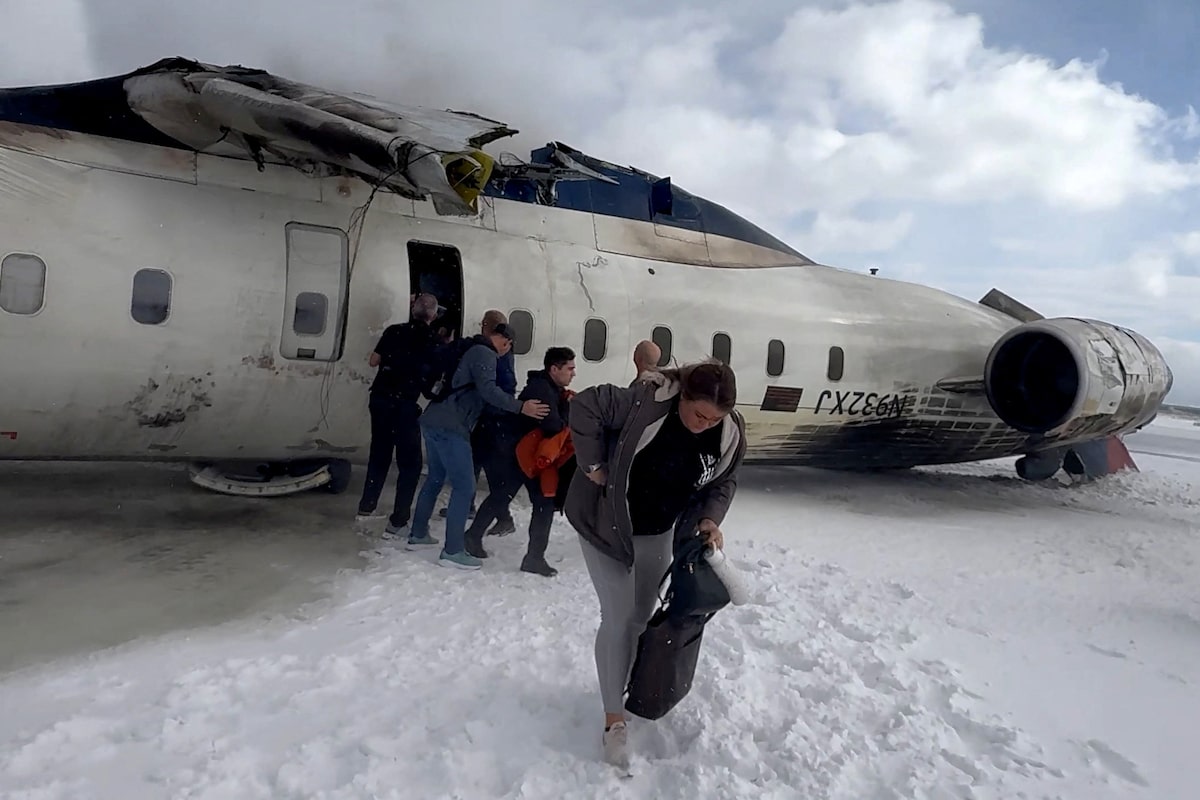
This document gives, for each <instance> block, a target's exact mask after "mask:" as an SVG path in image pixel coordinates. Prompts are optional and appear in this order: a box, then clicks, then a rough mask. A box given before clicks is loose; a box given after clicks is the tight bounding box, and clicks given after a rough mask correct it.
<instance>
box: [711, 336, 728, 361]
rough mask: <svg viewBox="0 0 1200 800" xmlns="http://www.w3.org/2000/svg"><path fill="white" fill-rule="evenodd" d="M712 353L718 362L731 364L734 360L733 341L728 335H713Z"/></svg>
mask: <svg viewBox="0 0 1200 800" xmlns="http://www.w3.org/2000/svg"><path fill="white" fill-rule="evenodd" d="M712 353H713V358H715V359H716V360H717V361H720V362H722V363H724V364H728V363H730V361H731V360H732V358H733V341H732V340H731V339H730V338H729V334H728V333H714V334H713V346H712Z"/></svg>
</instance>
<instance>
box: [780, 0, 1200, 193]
mask: <svg viewBox="0 0 1200 800" xmlns="http://www.w3.org/2000/svg"><path fill="white" fill-rule="evenodd" d="M982 34H983V27H982V21H981V20H980V19H979V18H978V17H976V16H967V15H961V14H957V13H955V12H954V11H953V10H952V9H951V8H950V7H949V6H947V5H945V4H942V3H936V2H931V0H900V2H895V3H885V4H877V5H864V4H856V5H851V6H849V7H847V8H844V9H839V10H824V9H814V8H808V9H802V10H800V11H798V12H797V13H796V14H794V15H793V16H792V17H791V19H790V20H789V21H788V23H787V25H786V26H785V28H784V30H783V33H782V35H781V36H780V37H779V39H778V40H777V41H776V42H775V43H774V44H773V45H772V46H771V48H770V49H769V50H768V51H767V52H766V53H765V54H764V56H763V63H764V67H765V69H766V70H767V72H768V73H769V74H770V75H771V76H772V78H773V81H774V87H773V88H774V91H775V93H776V94H777V96H778V97H780V98H781V99H780V101H779V107H780V109H781V110H783V111H784V112H785V113H786V114H787V115H788V116H789V117H790V118H791V119H792V120H793V122H792V124H791V126H790V127H791V131H792V134H793V135H792V136H791V137H790V138H791V141H792V143H793V144H795V145H798V146H797V147H794V148H792V149H790V154H791V158H792V159H793V160H794V162H795V164H796V172H797V175H796V177H797V179H798V180H801V181H804V182H807V183H810V184H811V185H812V186H813V187H814V195H815V196H818V197H820V198H821V201H822V202H824V203H833V204H835V205H839V206H840V205H851V206H852V205H854V204H856V203H858V202H861V201H863V200H866V199H879V198H881V197H888V198H904V199H916V200H920V199H925V200H936V201H939V202H949V203H959V202H981V201H989V202H990V201H995V200H1007V199H1011V198H1029V199H1035V200H1039V201H1041V202H1044V203H1046V204H1048V205H1051V206H1057V207H1068V208H1071V209H1087V210H1092V209H1109V208H1114V207H1116V206H1120V205H1121V204H1122V203H1124V202H1125V201H1126V200H1127V199H1129V198H1130V197H1133V196H1137V195H1142V194H1148V195H1156V194H1161V193H1164V192H1169V191H1174V190H1178V189H1181V188H1184V187H1187V186H1192V185H1196V184H1197V183H1198V182H1200V166H1198V165H1197V164H1196V163H1180V162H1177V161H1174V160H1171V159H1170V158H1169V157H1168V156H1166V155H1165V146H1164V140H1165V136H1166V134H1167V130H1168V126H1171V125H1174V126H1176V127H1178V126H1179V125H1182V126H1183V127H1184V128H1185V129H1191V128H1193V127H1194V126H1195V120H1194V115H1192V116H1190V117H1188V118H1185V119H1184V120H1182V121H1178V120H1176V121H1172V120H1171V119H1169V118H1168V116H1167V115H1166V114H1165V113H1164V112H1163V111H1162V109H1160V108H1159V107H1158V106H1156V105H1154V104H1153V103H1151V102H1149V101H1147V100H1144V99H1141V98H1138V97H1135V96H1132V95H1129V94H1126V93H1125V92H1124V91H1122V90H1121V89H1120V88H1119V87H1118V86H1114V85H1106V84H1105V83H1103V82H1102V81H1101V80H1100V79H1099V77H1098V75H1097V72H1096V66H1095V65H1092V64H1086V63H1083V62H1080V61H1071V62H1069V63H1067V64H1064V65H1061V66H1055V65H1054V64H1053V63H1051V62H1050V61H1049V60H1047V59H1044V58H1039V57H1035V56H1032V55H1028V54H1023V53H1010V52H1004V51H1001V50H998V49H995V48H989V47H986V46H985V45H984V44H983V35H982ZM832 125H837V126H841V127H843V128H845V127H849V126H854V127H859V128H861V127H864V126H869V129H868V130H867V131H866V132H864V133H860V134H847V135H845V136H844V138H843V139H842V141H841V142H840V145H839V146H838V147H836V148H833V149H831V148H829V147H828V142H829V137H828V135H827V134H826V133H824V132H823V131H822V130H820V129H822V128H828V127H831V126H832ZM813 126H816V127H817V128H818V130H816V131H814V130H812V127H813ZM805 145H807V146H805ZM864 166H869V170H864Z"/></svg>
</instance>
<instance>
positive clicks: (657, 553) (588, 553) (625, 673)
mask: <svg viewBox="0 0 1200 800" xmlns="http://www.w3.org/2000/svg"><path fill="white" fill-rule="evenodd" d="M673 539H674V533H673V531H667V532H666V533H661V534H659V535H658V536H635V537H633V571H632V572H630V571H628V570H626V569H625V565H624V564H622V563H621V562H620V561H617V560H616V559H614V558H611V557H610V556H606V555H604V554H603V553H601V552H600V551H599V550H597V549H596V548H595V547H592V546H591V545H590V544H588V543H587V541H586V540H585V539H583V538H582V537H580V539H579V544H580V546H581V547H582V549H583V560H584V562H585V563H586V564H587V570H588V574H589V575H591V576H592V585H593V586H595V587H596V596H597V597H599V598H600V630H599V631H598V632H597V633H596V675H597V676H598V677H599V678H600V699H601V700H602V701H603V702H604V713H606V714H621V713H623V711H624V708H625V685H626V684H627V683H628V682H629V673H630V671H631V670H632V669H633V658H634V655H635V654H636V653H637V640H638V637H639V636H641V634H642V631H644V630H645V629H646V623H647V622H649V621H650V617H651V615H653V614H654V608H655V603H656V602H657V600H658V587H659V583H660V582H661V581H662V577H663V573H665V572H666V571H667V567H668V565H670V563H671V555H672V553H671V545H672V542H673Z"/></svg>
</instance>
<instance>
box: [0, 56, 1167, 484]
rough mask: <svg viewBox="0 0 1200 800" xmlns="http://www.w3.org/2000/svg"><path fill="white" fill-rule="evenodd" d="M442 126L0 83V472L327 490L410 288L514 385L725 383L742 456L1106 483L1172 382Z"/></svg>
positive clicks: (193, 87) (331, 102) (1088, 325)
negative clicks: (636, 358) (534, 381)
mask: <svg viewBox="0 0 1200 800" xmlns="http://www.w3.org/2000/svg"><path fill="white" fill-rule="evenodd" d="M514 133H516V131H515V130H513V129H511V128H509V127H507V126H505V125H503V124H501V123H498V122H495V121H493V120H489V119H485V118H483V117H480V116H477V115H474V114H470V113H463V112H454V111H432V110H428V109H421V108H415V107H405V106H399V105H394V104H388V103H382V102H379V101H377V100H375V99H373V98H367V97H360V96H358V95H342V94H337V93H333V92H329V91H325V90H322V89H320V88H316V87H312V86H307V85H303V84H298V83H295V82H292V81H289V80H286V79H284V78H282V77H279V76H276V75H272V74H270V73H268V72H265V71H262V70H256V69H248V68H243V67H216V66H211V65H207V64H202V63H197V62H195V61H191V60H187V59H183V58H171V59H165V60H163V61H160V62H158V63H155V64H153V65H150V66H147V67H145V68H142V69H138V70H135V71H133V72H131V73H129V74H126V75H120V76H116V77H110V78H104V79H99V80H92V81H86V82H82V83H75V84H67V85H57V86H38V87H25V88H14V89H7V90H0V354H2V358H0V459H88V460H169V461H180V462H187V463H191V464H194V465H195V468H194V469H193V470H192V477H193V480H195V481H196V482H197V483H199V484H201V485H204V486H207V487H208V488H211V489H214V490H216V491H223V492H229V493H240V494H262V495H273V494H285V493H289V492H294V491H300V490H305V489H309V488H313V487H316V486H320V485H325V486H327V487H329V488H331V489H332V490H334V491H341V490H344V489H345V487H346V484H347V481H348V477H349V472H350V465H351V464H355V463H357V464H362V463H365V461H366V457H367V451H368V444H369V438H370V424H369V417H368V414H367V403H366V401H367V390H368V386H369V384H370V382H371V380H372V377H373V374H372V370H371V369H370V368H369V367H368V363H367V362H368V356H369V354H370V352H371V350H372V348H373V347H374V345H375V343H376V341H377V338H378V336H379V335H380V333H381V332H382V330H383V329H384V327H385V326H387V325H388V324H391V323H395V322H401V321H404V320H406V319H407V318H408V313H409V311H408V309H409V296H410V295H411V294H412V293H414V292H419V291H428V292H432V293H434V294H436V295H437V297H438V299H439V301H440V302H441V304H442V305H443V306H445V308H446V312H445V318H444V322H445V324H447V325H448V327H449V328H451V329H452V330H454V331H455V332H456V333H458V334H466V335H470V334H473V333H474V332H475V325H476V320H478V319H480V317H481V316H482V314H483V311H484V310H485V309H488V308H499V309H501V310H503V311H505V312H506V313H507V314H508V316H509V319H510V320H511V322H512V324H513V326H514V327H515V329H516V331H517V334H518V335H517V338H516V340H515V342H514V350H515V352H516V354H517V362H518V364H517V367H518V374H523V370H524V369H526V368H538V367H540V366H541V356H542V353H543V351H544V350H545V348H546V347H549V346H551V345H567V346H570V347H572V348H574V349H575V350H576V352H577V353H578V354H579V366H580V379H581V381H582V382H583V383H584V384H585V385H586V384H593V383H599V382H615V383H627V382H629V381H630V380H631V379H632V377H633V375H632V370H633V366H632V362H631V360H630V353H631V351H632V348H633V346H634V345H635V344H636V342H637V341H639V340H640V339H643V338H651V339H653V340H654V341H655V342H657V343H658V344H659V346H660V347H661V348H662V354H663V355H662V359H663V362H662V363H663V364H667V363H672V362H683V361H689V360H694V359H699V358H703V357H714V358H717V359H721V360H724V361H726V362H729V363H731V364H732V365H733V367H734V368H735V370H736V372H737V376H738V406H739V409H740V410H741V411H742V412H743V414H744V415H745V418H746V422H747V426H748V440H749V449H748V454H747V461H748V462H751V461H752V462H771V463H776V464H788V465H809V466H814V467H821V468H829V469H851V470H853V469H898V468H906V467H912V466H917V465H926V464H944V463H954V462H965V461H975V460H981V459H991V458H999V457H1004V456H1012V455H1024V456H1025V457H1024V458H1023V459H1020V460H1019V461H1018V472H1019V473H1020V474H1021V475H1022V476H1023V477H1026V478H1030V479H1045V478H1048V477H1051V476H1053V475H1054V474H1056V473H1057V472H1058V471H1059V470H1060V469H1063V468H1066V470H1067V471H1068V472H1069V473H1072V474H1073V475H1077V476H1083V477H1084V478H1087V477H1095V476H1098V475H1104V474H1108V473H1110V472H1112V471H1114V470H1116V469H1119V468H1124V467H1130V466H1132V462H1131V461H1130V460H1129V456H1128V452H1127V451H1126V450H1125V448H1124V446H1123V445H1122V444H1121V443H1120V440H1119V436H1120V435H1121V434H1123V433H1125V432H1128V431H1131V430H1135V429H1137V428H1139V427H1141V426H1143V425H1145V424H1146V423H1147V422H1149V421H1150V420H1151V419H1153V417H1154V416H1155V414H1156V413H1157V411H1158V409H1159V407H1160V405H1161V404H1162V401H1163V399H1164V397H1165V396H1166V394H1167V392H1168V391H1169V390H1170V387H1171V382H1172V376H1171V372H1170V369H1169V368H1168V366H1167V364H1166V362H1165V360H1164V358H1163V357H1162V355H1161V353H1160V352H1159V351H1158V350H1157V349H1156V348H1155V347H1154V345H1153V344H1151V343H1150V342H1149V341H1147V340H1146V339H1145V338H1144V337H1142V336H1141V335H1139V334H1137V333H1135V332H1133V331H1130V330H1127V329H1124V328H1120V327H1117V326H1115V325H1110V324H1106V323H1104V322H1099V321H1093V320H1083V319H1073V318H1058V319H1043V318H1041V317H1040V315H1038V314H1037V313H1035V312H1034V311H1032V310H1031V309H1029V308H1028V307H1026V306H1024V305H1022V304H1020V303H1018V302H1016V301H1015V300H1013V299H1012V298H1010V297H1008V296H1007V295H1005V294H1002V293H1001V292H998V291H996V290H993V291H992V292H989V293H988V295H987V296H985V297H984V298H983V299H982V300H980V301H979V302H970V301H968V300H964V299H961V298H958V297H955V296H953V295H950V294H947V293H944V292H941V291H937V290H934V289H931V288H928V287H924V286H919V285H915V284H910V283H904V282H899V281H894V280H889V279H886V278H883V277H879V276H876V275H873V274H872V275H868V274H866V273H864V272H855V271H851V270H846V269H839V268H834V267H828V266H822V265H819V264H817V263H815V262H814V261H812V260H810V259H809V258H807V257H805V256H804V255H802V254H800V253H799V252H797V251H796V250H794V249H792V248H791V247H789V246H788V245H787V244H785V243H783V242H781V241H780V240H778V239H777V238H775V237H773V236H771V235H770V234H768V233H766V232H765V231H763V230H761V229H760V228H758V227H756V226H755V225H753V224H751V223H750V222H748V221H746V220H745V219H742V218H741V217H739V216H737V215H736V214H734V213H732V212H730V211H729V210H727V209H725V208H723V207H721V206H720V205H717V204H716V203H713V202H710V201H708V200H705V199H703V198H701V197H697V196H695V195H692V194H689V193H688V192H686V191H683V190H682V189H680V188H679V187H678V186H674V185H672V183H671V181H670V178H662V179H659V178H657V177H655V176H653V175H650V174H647V173H645V172H642V171H639V170H636V169H631V168H625V167H619V166H616V165H614V164H610V163H607V162H605V161H601V160H599V159H596V158H592V157H590V156H587V155H585V154H583V153H580V152H578V151H576V150H574V149H572V148H570V147H567V146H565V145H563V144H560V143H557V142H553V143H550V144H548V145H546V146H545V147H543V148H540V149H538V150H535V151H534V152H533V153H532V156H531V159H530V161H529V162H524V161H522V160H520V159H517V158H515V157H512V156H510V155H508V154H502V155H500V156H499V157H493V156H490V155H488V154H487V153H485V152H484V151H483V149H482V148H483V147H484V146H485V145H486V144H488V143H490V142H493V141H495V140H497V139H500V138H503V137H506V136H511V135H512V134H514Z"/></svg>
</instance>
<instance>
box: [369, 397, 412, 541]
mask: <svg viewBox="0 0 1200 800" xmlns="http://www.w3.org/2000/svg"><path fill="white" fill-rule="evenodd" d="M367 407H368V409H369V410H370V412H371V452H370V456H369V457H368V461H367V480H366V483H365V484H364V485H363V493H362V499H361V500H359V501H358V513H360V514H370V513H371V512H373V511H374V510H375V507H376V506H377V505H379V495H380V494H381V493H382V492H383V484H384V482H385V481H386V480H387V475H388V470H389V469H390V468H391V466H392V458H393V457H395V459H396V470H397V473H396V500H395V503H394V504H393V506H392V513H391V516H390V517H389V518H388V522H389V523H391V524H392V525H393V526H395V527H397V528H399V527H403V526H404V525H407V524H408V520H409V517H410V516H411V515H412V504H413V496H414V495H416V493H417V483H418V482H419V481H420V480H421V467H422V465H423V461H422V457H421V423H420V418H421V407H420V406H418V405H417V404H416V403H414V402H410V401H407V400H401V399H399V398H395V397H388V396H387V395H379V394H376V393H374V392H372V393H371V399H370V402H369V404H368V406H367Z"/></svg>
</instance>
